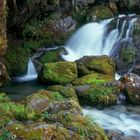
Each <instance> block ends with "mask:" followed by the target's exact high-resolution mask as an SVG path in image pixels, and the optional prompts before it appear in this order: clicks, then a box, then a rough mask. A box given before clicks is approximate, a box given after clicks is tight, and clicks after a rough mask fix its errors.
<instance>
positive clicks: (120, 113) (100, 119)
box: [83, 105, 140, 140]
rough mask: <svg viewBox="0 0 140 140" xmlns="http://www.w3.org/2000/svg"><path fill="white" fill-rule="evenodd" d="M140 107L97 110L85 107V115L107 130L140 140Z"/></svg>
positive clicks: (116, 107)
mask: <svg viewBox="0 0 140 140" xmlns="http://www.w3.org/2000/svg"><path fill="white" fill-rule="evenodd" d="M139 107H140V106H124V105H116V106H112V107H108V108H105V109H104V110H97V109H96V108H91V107H84V109H83V113H84V115H90V116H91V117H92V118H93V119H94V120H95V121H96V122H97V123H98V124H100V125H101V126H102V127H103V128H104V129H105V130H113V131H120V132H121V133H122V135H123V136H137V138H138V140H140V110H139Z"/></svg>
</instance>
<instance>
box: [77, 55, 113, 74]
mask: <svg viewBox="0 0 140 140" xmlns="http://www.w3.org/2000/svg"><path fill="white" fill-rule="evenodd" d="M76 63H77V66H78V74H79V75H85V74H89V73H92V72H98V73H102V74H108V75H114V74H115V62H114V60H113V59H111V58H109V57H108V56H84V57H83V58H81V59H79V60H77V61H76Z"/></svg>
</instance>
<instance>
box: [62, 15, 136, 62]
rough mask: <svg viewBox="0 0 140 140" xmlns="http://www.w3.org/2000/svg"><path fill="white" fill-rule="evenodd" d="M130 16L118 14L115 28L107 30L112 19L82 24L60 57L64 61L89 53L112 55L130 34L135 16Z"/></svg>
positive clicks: (73, 59)
mask: <svg viewBox="0 0 140 140" xmlns="http://www.w3.org/2000/svg"><path fill="white" fill-rule="evenodd" d="M130 17H131V16H128V18H127V16H125V15H120V16H119V17H118V21H117V24H116V27H115V29H113V30H111V31H108V27H109V25H110V24H111V21H112V20H113V19H108V20H104V21H102V22H100V23H97V22H93V23H88V24H86V25H84V26H83V27H81V28H80V29H79V30H78V31H77V32H76V33H75V34H74V35H73V36H72V37H71V38H70V39H69V40H68V42H67V43H66V45H65V49H66V51H67V54H62V55H61V56H62V58H63V59H65V60H66V61H75V60H77V59H79V58H81V57H83V56H89V55H108V56H112V55H113V54H114V53H116V52H117V50H119V48H120V47H121V44H122V43H123V42H124V40H128V38H129V40H130V38H131V36H132V33H133V26H134V23H135V21H136V18H133V17H132V18H131V19H130ZM121 18H122V19H121ZM124 18H126V19H125V20H124ZM121 21H123V22H121ZM119 26H121V29H119Z"/></svg>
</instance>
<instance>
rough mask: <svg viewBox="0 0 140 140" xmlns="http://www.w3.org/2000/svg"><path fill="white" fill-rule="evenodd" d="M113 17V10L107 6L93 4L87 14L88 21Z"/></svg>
mask: <svg viewBox="0 0 140 140" xmlns="http://www.w3.org/2000/svg"><path fill="white" fill-rule="evenodd" d="M111 17H113V12H112V11H111V10H110V9H109V7H107V6H103V5H100V6H95V7H94V8H93V9H92V10H90V12H89V14H88V17H87V19H88V21H96V20H102V19H107V18H111Z"/></svg>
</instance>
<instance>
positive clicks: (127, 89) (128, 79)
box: [121, 73, 140, 104]
mask: <svg viewBox="0 0 140 140" xmlns="http://www.w3.org/2000/svg"><path fill="white" fill-rule="evenodd" d="M121 82H122V83H123V84H124V93H125V94H126V98H127V101H128V102H130V103H132V104H140V77H139V76H138V75H135V74H132V73H130V74H125V75H124V76H123V77H122V78H121Z"/></svg>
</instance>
